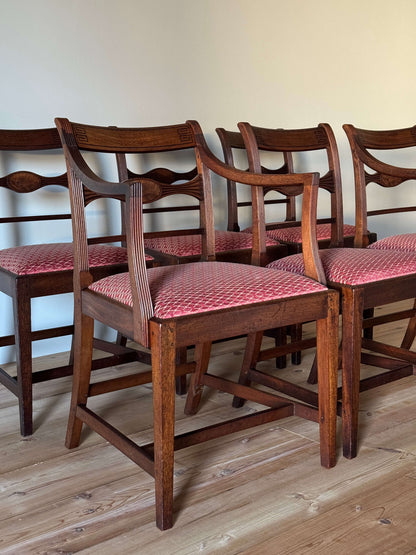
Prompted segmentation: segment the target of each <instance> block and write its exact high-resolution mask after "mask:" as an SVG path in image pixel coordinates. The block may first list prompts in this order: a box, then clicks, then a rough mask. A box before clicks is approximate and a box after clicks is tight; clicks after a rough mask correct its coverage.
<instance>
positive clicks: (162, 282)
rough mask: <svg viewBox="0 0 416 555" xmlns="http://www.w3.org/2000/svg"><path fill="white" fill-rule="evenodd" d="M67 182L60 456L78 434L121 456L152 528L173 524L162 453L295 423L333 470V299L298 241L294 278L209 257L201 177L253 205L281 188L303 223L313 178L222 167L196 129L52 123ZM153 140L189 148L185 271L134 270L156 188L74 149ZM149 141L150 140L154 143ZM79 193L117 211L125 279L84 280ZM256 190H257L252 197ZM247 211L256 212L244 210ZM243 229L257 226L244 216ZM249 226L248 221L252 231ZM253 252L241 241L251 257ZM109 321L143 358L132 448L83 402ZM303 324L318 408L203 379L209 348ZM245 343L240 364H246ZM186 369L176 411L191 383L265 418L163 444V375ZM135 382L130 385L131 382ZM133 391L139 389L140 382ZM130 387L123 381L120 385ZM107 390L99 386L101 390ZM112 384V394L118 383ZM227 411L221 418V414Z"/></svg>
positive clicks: (208, 208)
mask: <svg viewBox="0 0 416 555" xmlns="http://www.w3.org/2000/svg"><path fill="white" fill-rule="evenodd" d="M55 121H56V125H57V128H58V130H59V133H60V136H61V140H62V144H63V146H64V151H65V156H66V160H67V166H68V174H69V176H70V191H71V207H72V214H73V224H74V257H75V275H74V294H75V299H76V302H75V307H76V310H75V350H74V352H75V361H74V366H75V368H74V378H73V392H72V399H71V405H70V416H69V422H68V430H67V437H66V445H67V447H68V448H74V447H77V446H78V445H79V443H80V434H81V428H82V425H83V424H84V423H85V424H87V425H88V426H89V427H90V428H92V429H93V430H95V431H96V432H98V433H99V434H101V435H102V436H103V437H104V438H105V439H106V440H107V441H109V442H110V443H111V444H113V445H114V446H115V447H117V448H118V449H119V450H120V451H121V452H123V453H124V454H125V455H126V456H127V457H129V458H131V459H132V460H133V461H134V462H135V463H136V464H138V465H139V466H140V467H141V468H142V469H144V470H145V471H146V472H148V473H149V474H151V475H152V476H153V477H154V480H155V498H156V503H155V504H156V524H157V526H158V527H159V528H160V529H162V530H164V529H167V528H170V527H171V526H172V525H173V462H174V450H175V449H180V448H184V447H187V446H190V445H194V444H197V443H199V442H201V441H206V440H209V439H212V438H214V437H219V436H222V435H225V434H228V433H231V432H233V431H237V430H241V429H245V428H248V427H250V426H252V425H257V424H262V423H267V422H270V421H271V420H275V419H278V418H283V417H285V416H288V415H293V414H297V415H299V416H303V417H305V418H309V419H312V420H313V421H315V422H317V423H319V429H320V452H321V464H322V465H323V466H325V467H331V466H333V465H334V464H335V462H336V451H335V433H336V374H337V364H336V359H337V326H336V325H335V324H336V323H337V321H338V299H337V293H336V292H335V291H332V290H329V289H328V288H327V287H326V286H325V285H324V283H323V282H324V279H323V274H322V268H321V265H320V261H319V257H318V256H317V247H316V242H315V241H314V238H313V236H311V237H310V239H308V238H307V236H306V235H305V243H306V244H305V248H304V252H305V264H306V268H307V270H306V274H307V277H305V276H297V275H295V274H291V273H288V272H275V271H274V270H273V271H272V270H268V269H266V268H263V267H258V266H255V265H248V264H238V263H232V262H220V261H216V260H215V239H214V225H213V215H212V212H213V203H212V188H211V177H210V172H211V171H213V172H215V173H216V174H218V175H220V176H222V177H225V178H227V177H229V178H233V179H238V180H239V181H240V182H242V183H246V184H247V185H248V186H250V187H251V189H252V190H253V198H254V199H255V202H256V206H260V203H259V202H258V199H257V197H258V194H259V192H260V191H261V188H262V187H264V186H268V185H277V184H281V185H282V186H283V185H284V184H286V185H287V186H288V187H292V188H296V189H298V188H301V189H304V191H305V193H304V215H305V219H306V220H307V221H310V220H311V219H313V217H314V211H315V210H316V194H317V183H318V179H317V175H316V174H304V175H296V174H293V175H290V176H287V175H285V176H265V175H257V174H252V173H247V172H242V171H238V170H235V169H233V168H229V167H228V166H227V165H225V164H224V163H222V162H220V161H219V160H217V159H216V158H215V157H214V156H213V155H212V154H211V153H210V151H209V150H208V148H207V146H206V143H205V140H204V136H203V134H202V131H201V129H200V127H199V125H198V124H197V122H194V121H189V122H186V123H183V124H178V125H171V126H162V127H158V128H147V129H143V128H137V129H135V128H117V130H115V129H112V128H104V127H97V126H90V125H85V124H80V123H72V122H70V121H68V120H67V119H65V118H57V119H56V120H55ZM144 133H145V134H146V135H148V137H149V140H150V139H152V141H153V140H154V141H156V142H157V140H159V141H160V144H161V145H164V146H166V145H169V144H177V142H178V140H181V141H182V142H183V146H184V148H186V147H187V148H194V149H196V150H195V152H196V159H197V174H196V176H195V178H194V179H193V184H192V188H191V189H190V190H189V194H192V195H193V196H194V197H196V198H197V199H198V200H199V202H200V205H201V213H202V216H201V225H202V226H203V230H202V233H201V241H202V257H201V261H198V262H190V263H188V264H177V265H170V266H160V267H156V268H150V269H146V267H145V262H144V230H143V206H144V205H145V204H147V203H150V202H154V201H155V200H156V199H159V198H161V197H163V196H165V195H166V194H168V191H169V189H170V188H174V187H175V185H173V186H171V187H169V186H168V185H167V184H166V183H163V182H159V181H156V180H154V179H150V178H148V177H147V178H145V177H139V178H130V179H127V180H125V181H116V182H108V181H104V180H103V179H100V178H99V177H98V176H97V175H96V174H95V173H94V171H93V170H92V169H91V167H90V166H89V165H88V164H87V162H86V160H85V159H84V158H83V156H82V153H81V151H82V150H83V149H84V148H85V147H86V148H90V149H91V148H92V145H94V146H93V148H94V149H96V150H98V151H100V152H103V151H104V152H121V153H126V152H127V153H134V152H136V151H139V152H140V149H141V146H140V145H141V138H142V137H143V134H144ZM156 137H158V139H157V138H156ZM84 191H88V194H89V195H94V196H97V197H99V196H100V195H105V196H107V195H108V196H112V197H114V198H117V199H119V200H121V201H122V202H125V215H126V218H125V225H126V238H127V252H128V264H129V270H128V272H125V273H118V274H115V275H113V276H107V277H105V278H103V279H100V280H95V279H94V276H93V275H92V274H91V272H90V268H89V263H88V259H87V256H86V241H87V238H86V234H85V222H84V198H83V197H84ZM261 192H262V191H261ZM254 211H255V212H256V210H254ZM254 219H255V222H258V218H257V216H256V215H255V218H254ZM256 225H257V223H256ZM258 248H259V245H258V244H253V249H254V250H257V249H258ZM95 320H98V321H100V322H102V323H106V322H111V325H112V326H114V327H115V328H116V329H118V330H119V331H120V332H121V333H123V334H124V335H125V336H127V337H129V338H131V339H133V340H134V341H135V342H137V343H138V344H139V345H142V346H144V347H148V348H149V349H150V352H151V358H152V370H151V374H149V373H147V374H148V376H147V377H146V378H143V379H145V380H149V381H150V380H151V381H152V385H153V419H154V420H153V427H154V438H153V442H152V443H151V444H147V445H138V444H136V443H133V441H132V440H131V439H130V438H128V437H126V436H125V435H124V434H123V433H122V431H120V430H118V429H115V428H114V427H113V426H112V425H111V423H110V422H109V421H107V420H105V419H104V418H103V416H102V415H99V414H97V413H96V412H94V411H93V410H92V409H91V408H90V407H89V406H87V401H88V398H89V396H91V395H93V394H94V393H95V392H96V386H95V384H90V369H91V357H92V331H93V325H94V321H95ZM302 320H305V321H311V320H313V321H315V320H316V322H317V328H318V332H317V334H318V359H319V363H320V364H319V407H318V408H317V407H315V406H310V405H308V404H307V403H298V402H296V401H294V400H291V399H287V398H285V397H282V396H280V395H278V394H274V393H267V392H264V391H260V390H256V389H254V388H251V387H244V386H242V385H239V384H237V383H234V382H233V381H232V380H229V379H225V378H222V377H221V376H213V375H210V374H209V373H207V372H206V370H207V367H208V363H209V351H210V345H211V343H212V342H213V341H216V340H222V339H225V338H231V337H237V336H241V335H246V334H248V335H249V337H252V336H253V334H254V335H257V332H261V330H263V329H267V328H268V327H269V328H272V327H276V326H286V325H290V324H292V323H294V322H299V321H302ZM251 343H252V342H251V341H250V340H249V341H248V342H247V353H246V356H249V357H250V351H251ZM188 345H195V356H194V360H190V361H188V362H186V363H184V364H177V358H176V353H177V350H178V349H180V348H183V347H186V346H188ZM190 370H192V375H193V376H195V377H193V378H192V380H191V381H192V384H191V386H190V393H189V400H188V401H187V403H186V411H187V412H188V413H192V412H194V411H195V410H196V409H197V405H198V403H199V397H200V392H201V388H202V386H203V385H207V386H210V387H213V388H214V389H218V390H221V391H225V392H228V393H230V394H232V395H235V394H238V395H239V396H241V397H244V398H246V399H250V400H252V401H255V402H258V403H260V404H262V405H265V406H266V407H268V408H267V409H266V410H265V411H259V412H254V413H249V414H247V412H245V413H243V414H242V415H241V414H240V415H239V414H236V413H235V412H234V414H233V418H232V419H231V420H230V421H229V422H222V423H220V424H218V425H212V426H208V427H205V428H203V429H199V430H195V431H194V432H188V433H185V434H182V435H176V437H175V431H174V427H175V414H174V410H175V394H174V392H175V388H174V378H175V375H178V374H180V373H184V372H186V373H187V372H189V371H190ZM136 383H140V382H139V380H138V381H137V382H136ZM141 383H144V382H141ZM128 385H131V381H130V383H128V384H127V383H126V384H125V386H128ZM111 386H112V384H111V383H110V384H104V385H102V384H99V385H98V387H99V388H100V389H101V391H102V390H104V391H106V392H109V391H110V390H111ZM117 387H122V385H121V383H120V381H118V383H117ZM230 410H231V411H232V409H231V408H230Z"/></svg>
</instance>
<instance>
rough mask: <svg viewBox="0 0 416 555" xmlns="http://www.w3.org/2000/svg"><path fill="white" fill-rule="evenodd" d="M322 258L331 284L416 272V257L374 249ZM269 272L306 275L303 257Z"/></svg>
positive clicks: (344, 251) (330, 251) (326, 252)
mask: <svg viewBox="0 0 416 555" xmlns="http://www.w3.org/2000/svg"><path fill="white" fill-rule="evenodd" d="M319 255H320V257H321V260H322V265H323V267H324V271H325V277H326V279H327V281H328V282H332V283H340V284H342V285H363V284H366V283H373V282H377V281H382V280H386V279H390V278H395V277H399V276H406V275H411V274H414V273H415V272H416V254H414V253H407V252H397V251H384V250H376V249H374V250H370V249H353V248H340V249H326V250H320V251H319ZM267 268H274V269H277V270H285V271H288V272H295V273H297V274H301V275H302V274H304V272H305V266H304V262H303V256H302V254H294V255H292V256H287V257H286V258H281V259H279V260H275V261H273V262H271V263H270V264H268V265H267Z"/></svg>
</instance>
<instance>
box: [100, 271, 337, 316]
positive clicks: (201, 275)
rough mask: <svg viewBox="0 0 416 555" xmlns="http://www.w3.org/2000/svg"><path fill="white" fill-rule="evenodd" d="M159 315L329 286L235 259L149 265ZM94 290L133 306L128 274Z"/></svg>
mask: <svg viewBox="0 0 416 555" xmlns="http://www.w3.org/2000/svg"><path fill="white" fill-rule="evenodd" d="M148 275H149V286H150V293H151V296H152V301H153V307H154V316H155V317H157V318H162V319H165V318H174V317H179V316H186V315H191V314H198V313H201V312H208V311H210V310H221V309H228V308H232V307H237V306H243V305H245V304H252V303H256V302H259V303H260V302H263V301H268V300H273V299H283V298H289V297H295V296H298V295H307V294H309V293H315V292H318V291H325V290H326V287H324V286H323V285H321V284H320V283H318V282H316V281H314V280H311V279H309V278H306V277H304V276H300V275H296V274H292V273H289V272H285V271H281V272H274V271H273V272H271V271H270V270H267V269H266V268H260V267H257V266H249V265H246V264H234V263H230V262H208V263H207V262H195V263H190V264H184V265H179V266H163V267H158V268H151V269H149V270H148ZM89 289H90V290H92V291H95V292H96V293H100V294H101V295H105V296H106V297H109V298H110V299H112V300H114V301H117V302H119V303H122V304H125V305H127V306H132V296H131V288H130V278H129V274H128V273H122V274H117V275H113V276H109V277H105V278H103V279H101V280H99V281H96V282H95V283H93V284H92V285H91V286H90V287H89Z"/></svg>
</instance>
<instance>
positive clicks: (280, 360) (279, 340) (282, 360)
mask: <svg viewBox="0 0 416 555" xmlns="http://www.w3.org/2000/svg"><path fill="white" fill-rule="evenodd" d="M274 332H275V338H274V345H275V347H281V346H283V345H286V343H287V331H286V327H284V328H277V329H276V330H274ZM286 365H287V360H286V355H282V356H280V357H277V358H276V368H277V369H279V370H282V369H283V368H286Z"/></svg>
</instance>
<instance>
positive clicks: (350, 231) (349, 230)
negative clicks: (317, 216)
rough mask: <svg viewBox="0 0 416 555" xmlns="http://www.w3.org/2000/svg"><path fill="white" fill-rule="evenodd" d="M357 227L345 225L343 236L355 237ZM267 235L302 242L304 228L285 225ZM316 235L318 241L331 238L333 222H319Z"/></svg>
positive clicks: (285, 240)
mask: <svg viewBox="0 0 416 555" xmlns="http://www.w3.org/2000/svg"><path fill="white" fill-rule="evenodd" d="M251 229H252V228H251V227H249V228H247V229H245V230H244V232H243V233H251ZM354 235H355V227H354V226H353V225H347V224H346V225H344V228H343V236H344V237H354ZM267 236H268V237H270V238H271V239H275V240H276V241H281V242H285V243H302V230H301V227H300V226H296V227H283V228H281V229H268V230H267ZM316 236H317V239H318V241H323V240H328V241H329V240H330V239H331V224H318V225H317V227H316Z"/></svg>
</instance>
